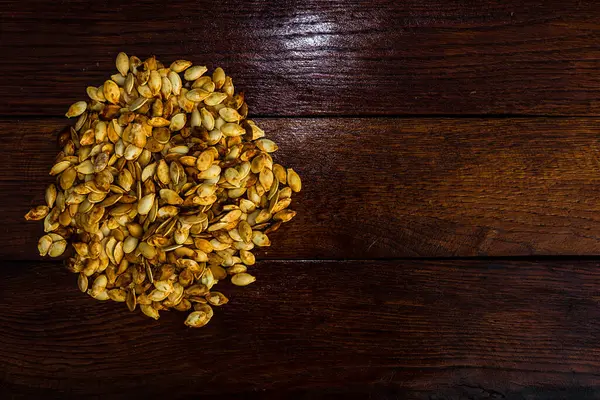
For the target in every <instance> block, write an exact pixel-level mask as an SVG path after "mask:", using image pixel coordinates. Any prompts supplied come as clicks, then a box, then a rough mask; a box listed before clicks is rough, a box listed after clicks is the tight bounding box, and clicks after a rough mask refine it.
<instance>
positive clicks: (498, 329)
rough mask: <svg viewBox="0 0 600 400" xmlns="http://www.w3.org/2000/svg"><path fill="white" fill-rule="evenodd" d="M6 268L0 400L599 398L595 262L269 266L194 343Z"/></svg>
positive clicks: (51, 272) (42, 268)
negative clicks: (17, 397) (30, 399)
mask: <svg viewBox="0 0 600 400" xmlns="http://www.w3.org/2000/svg"><path fill="white" fill-rule="evenodd" d="M2 267H3V279H2V280H0V293H2V296H1V297H0V337H1V338H2V340H3V345H2V346H0V365H1V366H2V370H3V378H4V379H5V380H6V381H8V382H10V385H9V386H5V387H4V388H2V389H0V390H2V391H4V393H5V394H10V393H12V392H21V391H25V392H27V391H28V392H33V393H37V394H39V395H44V396H49V397H52V396H55V395H58V394H63V393H64V392H65V391H66V392H67V394H70V395H73V396H79V397H82V398H107V397H108V398H137V397H141V396H150V397H152V398H159V397H160V398H162V397H167V398H180V397H185V396H191V395H193V394H198V393H202V394H204V395H207V396H212V395H223V396H229V395H238V396H242V395H244V396H246V395H247V396H254V397H262V396H267V395H272V396H273V397H278V398H288V396H292V395H294V396H301V395H303V397H305V398H313V397H327V396H326V395H327V394H330V395H336V396H343V397H345V398H347V396H349V397H356V398H368V397H369V396H370V397H371V398H417V399H432V398H439V399H444V398H464V399H467V398H492V399H495V398H509V399H513V398H522V397H518V396H520V395H525V394H526V395H527V398H528V399H546V398H548V397H546V395H547V394H554V395H555V396H559V395H560V394H561V393H563V392H562V390H567V391H572V392H573V393H578V392H583V391H584V390H591V388H594V387H596V386H597V385H598V384H599V383H600V377H599V376H598V369H599V368H600V310H599V304H598V302H599V300H600V299H599V298H598V297H597V296H598V290H597V289H598V287H599V285H600V270H599V269H598V263H597V262H591V261H590V262H583V261H538V262H535V261H477V260H471V261H469V260H461V261H458V260H456V261H440V260H433V261H345V262H344V261H330V262H297V261H268V262H267V261H265V262H263V263H261V264H260V265H259V266H257V267H256V268H255V271H256V275H257V276H258V277H259V280H258V281H257V283H256V286H255V287H254V288H253V289H252V290H249V289H243V288H234V287H224V288H223V289H222V290H225V289H227V291H228V292H230V293H231V298H232V301H231V303H230V304H228V306H225V307H222V308H221V309H218V310H217V311H216V312H217V313H218V314H216V317H215V318H214V320H213V321H212V322H211V324H209V325H208V326H207V327H206V329H202V330H200V331H198V330H191V329H188V328H186V327H184V326H183V324H182V321H183V315H182V314H181V313H177V312H171V313H163V317H161V319H160V320H159V321H150V322H149V321H148V319H147V318H145V317H143V316H141V315H139V314H137V313H130V312H129V311H127V310H126V307H125V306H124V305H123V304H117V303H100V302H92V301H89V300H88V299H87V298H86V297H85V296H83V295H81V293H79V292H78V290H77V288H76V287H75V278H74V276H73V275H72V274H70V273H68V272H66V271H65V270H64V269H63V268H62V266H61V265H60V264H56V263H48V262H44V263H40V262H18V263H9V264H8V265H3V266H2ZM219 286H221V284H219ZM459 321H460V322H459ZM141 327H144V328H143V329H141ZM542 382H544V383H547V384H548V387H547V388H536V386H537V385H538V384H540V383H542ZM557 385H560V386H561V387H562V389H560V390H559V389H557V388H556V387H554V388H551V386H557ZM0 393H1V392H0ZM567 393H568V392H567ZM136 396H137V397H136ZM468 396H472V397H468ZM486 396H488V397H486ZM555 398H561V397H555ZM563 398H564V397H563ZM579 398H581V397H579Z"/></svg>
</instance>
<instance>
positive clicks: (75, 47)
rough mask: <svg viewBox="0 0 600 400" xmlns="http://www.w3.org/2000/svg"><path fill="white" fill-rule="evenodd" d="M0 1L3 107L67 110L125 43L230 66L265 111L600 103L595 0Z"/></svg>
mask: <svg viewBox="0 0 600 400" xmlns="http://www.w3.org/2000/svg"><path fill="white" fill-rule="evenodd" d="M0 7H1V9H2V10H3V12H2V14H1V15H0V23H1V26H2V28H1V29H2V31H1V34H2V40H1V43H0V51H1V53H2V57H1V58H0V74H1V76H2V79H3V83H2V85H0V97H1V98H2V99H3V101H2V102H1V103H0V114H2V115H63V114H64V113H65V111H66V109H67V108H68V106H69V105H70V104H71V103H72V102H74V101H76V100H79V99H81V97H82V96H85V87H86V86H88V85H90V84H95V85H99V84H101V83H102V82H103V81H104V80H105V79H106V78H107V77H108V76H109V74H110V73H113V72H111V71H112V70H114V57H115V56H116V54H117V53H118V52H119V51H126V52H127V53H130V54H136V55H139V56H140V57H146V56H149V55H151V54H156V55H158V56H160V57H162V59H164V60H169V62H170V61H172V60H174V59H176V58H182V57H189V58H191V59H192V60H193V61H194V62H196V63H200V64H206V65H208V66H209V67H210V68H213V67H215V66H217V65H221V66H224V67H225V68H226V71H228V72H229V73H230V74H231V75H232V76H233V77H234V82H235V83H236V84H237V87H238V88H239V89H242V90H244V91H245V92H246V93H247V98H248V101H249V104H250V107H251V110H252V111H253V112H254V113H257V114H259V115H263V116H299V115H330V116H331V115H393V114H490V113H491V114H506V113H509V114H553V115H575V114H576V115H598V114H599V113H600V103H599V102H598V101H597V99H598V98H599V97H600V82H599V79H598V73H597V71H598V70H599V69H600V68H599V67H600V61H599V60H600V51H599V49H598V46H597V44H598V41H599V39H600V24H599V23H598V18H597V15H598V13H600V3H598V2H596V1H591V0H583V1H577V2H569V1H560V0H550V1H544V2H540V1H538V0H507V1H502V2H487V3H485V4H483V3H480V2H465V1H463V0H450V1H447V0H425V1H423V0H410V1H402V2H396V1H389V0H377V1H371V2H363V1H358V0H352V1H346V0H334V1H327V2H324V1H319V0H309V1H302V2H296V1H293V0H286V1H283V2H277V3H274V2H271V1H267V0H256V1H246V2H239V1H219V2H212V1H210V2H209V1H191V0H172V1H170V2H168V5H167V3H156V2H153V1H148V0H145V1H135V2H132V3H127V4H125V3H123V2H116V1H103V2H88V1H83V0H72V1H68V2H61V3H60V5H57V4H56V2H54V1H48V0H30V1H12V0H10V1H9V0H2V1H0Z"/></svg>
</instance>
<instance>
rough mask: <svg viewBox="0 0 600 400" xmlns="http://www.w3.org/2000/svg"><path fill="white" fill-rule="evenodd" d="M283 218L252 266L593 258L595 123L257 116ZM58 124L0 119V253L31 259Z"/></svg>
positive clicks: (598, 239) (599, 226)
mask: <svg viewBox="0 0 600 400" xmlns="http://www.w3.org/2000/svg"><path fill="white" fill-rule="evenodd" d="M258 122H259V123H260V124H261V126H263V127H264V128H265V130H266V132H267V134H268V135H269V137H272V138H273V139H274V140H275V141H276V142H277V143H279V144H280V150H279V151H278V152H277V153H275V159H276V160H277V161H279V162H281V163H282V164H283V165H286V166H290V167H293V168H295V169H296V170H297V171H299V173H300V174H301V176H302V178H303V182H304V184H303V191H302V192H301V193H300V194H299V195H297V196H296V197H295V200H294V202H293V203H292V205H291V208H292V209H294V210H297V211H298V215H297V217H296V218H295V219H294V220H293V221H292V222H291V223H289V224H287V225H285V226H284V227H283V228H282V229H280V230H279V231H277V232H276V233H274V234H273V235H272V239H273V243H274V244H273V246H272V247H271V248H269V249H268V251H267V253H266V254H262V257H264V258H274V259H314V258H319V259H321V258H325V259H341V258H346V259H368V258H390V257H449V256H511V255H513V256H514V255H553V254H571V255H593V254H599V253H600V236H599V235H598V232H600V204H599V202H598V198H600V185H599V183H600V172H599V171H600V169H599V162H598V156H597V154H598V149H600V144H599V142H598V137H597V135H596V132H597V127H598V126H599V123H600V121H599V120H598V119H569V118H567V119H538V118H536V119H469V120H462V119H458V120H457V119H406V120H404V119H384V120H380V119H261V120H259V121H258ZM64 123H65V122H64V121H63V120H60V119H47V120H20V121H14V120H2V121H0V132H2V140H3V142H4V145H5V146H6V147H5V148H9V149H14V151H12V152H8V153H6V155H5V156H4V157H2V158H0V189H1V191H0V204H2V206H1V207H0V220H1V221H2V227H1V228H0V240H1V241H2V243H4V246H1V247H0V257H3V258H4V259H32V258H35V257H36V255H35V254H36V243H37V238H38V237H39V236H40V234H41V224H38V223H25V221H24V220H22V216H23V215H25V213H26V212H27V211H28V209H29V208H30V207H32V206H34V205H37V204H41V203H42V202H43V192H44V188H45V186H46V185H47V184H49V183H50V182H52V177H50V176H49V175H48V171H49V167H50V166H51V164H52V161H53V157H54V155H55V153H56V149H55V144H54V139H53V132H55V131H56V130H58V129H60V128H62V127H63V126H64Z"/></svg>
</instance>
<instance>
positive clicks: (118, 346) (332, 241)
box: [0, 0, 600, 399]
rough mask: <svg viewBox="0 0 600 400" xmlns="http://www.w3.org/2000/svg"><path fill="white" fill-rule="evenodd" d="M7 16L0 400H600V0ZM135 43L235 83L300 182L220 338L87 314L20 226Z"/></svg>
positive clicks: (7, 10) (31, 2)
mask: <svg viewBox="0 0 600 400" xmlns="http://www.w3.org/2000/svg"><path fill="white" fill-rule="evenodd" d="M0 7H1V9H2V12H1V13H0V50H1V52H0V54H1V57H0V73H1V76H2V83H1V84H0V98H1V99H2V101H1V102H0V135H1V137H0V139H1V141H2V149H3V152H2V156H1V157H0V190H1V191H0V217H1V218H0V223H1V227H0V240H1V243H2V246H0V257H1V259H2V262H1V267H0V397H1V398H56V397H58V398H66V397H78V398H86V399H91V398H103V399H107V398H127V399H131V398H137V397H141V396H145V397H146V398H155V397H156V398H158V397H161V398H182V397H189V398H197V396H200V395H204V396H207V397H208V396H212V397H211V398H214V395H218V396H219V398H229V397H234V398H243V399H251V398H263V397H264V398H307V399H308V398H310V399H313V398H335V397H341V398H345V399H350V398H360V399H362V398H373V399H392V398H394V399H396V398H398V399H563V398H578V399H586V398H590V399H591V398H598V397H600V394H599V393H600V392H599V391H598V389H599V385H600V304H599V302H600V269H599V261H600V258H598V256H597V255H598V254H600V200H599V199H600V161H599V151H600V142H599V140H598V133H599V132H600V128H599V127H600V119H599V118H598V115H599V114H600V101H599V100H598V99H600V48H599V44H600V24H599V23H598V18H599V17H600V3H598V2H596V1H591V0H589V1H586V0H581V1H572V2H569V1H559V0H548V1H530V0H503V1H489V2H469V1H464V0H407V1H402V2H394V1H387V0H373V1H370V2H359V1H354V0H349V1H342V0H340V1H336V0H331V1H317V0H305V1H291V0H284V1H280V2H271V1H266V0H256V1H252V2H240V1H220V2H208V1H190V0H171V1H169V2H151V1H131V2H122V1H121V2H116V1H114V2H113V1H96V2H85V1H81V0H70V1H42V0H28V1H14V0H11V1H6V0H1V1H0ZM119 51H125V52H127V53H129V54H136V55H139V56H140V57H147V56H149V55H151V54H156V55H157V56H159V57H160V58H161V59H164V60H174V59H177V58H181V57H187V58H190V59H192V60H193V61H194V62H197V63H200V64H206V65H207V66H208V67H209V68H214V67H216V66H219V65H220V66H223V67H224V68H225V70H226V71H227V72H228V73H229V74H230V75H232V76H233V77H234V83H235V84H236V88H238V89H241V90H243V91H244V92H245V93H246V95H247V100H248V104H249V106H250V114H251V116H252V117H253V118H254V119H255V120H257V121H258V122H259V123H260V124H262V126H264V129H265V130H266V131H267V133H268V135H269V136H270V137H273V138H274V140H276V141H277V142H278V143H279V144H280V151H278V152H277V153H276V158H277V160H279V161H280V162H281V163H282V164H284V165H289V166H292V167H294V168H295V169H296V170H297V171H299V172H300V174H301V176H302V177H303V182H304V190H303V192H302V193H301V194H300V195H299V196H298V197H297V199H296V200H295V203H294V204H295V209H296V210H297V211H298V216H297V217H296V219H295V220H294V221H293V223H291V224H288V225H287V226H285V228H284V229H281V230H280V231H278V232H277V233H276V234H274V235H273V237H272V240H273V242H274V245H273V246H272V247H271V248H270V249H269V251H268V252H267V253H266V254H264V255H263V256H262V257H261V260H260V261H259V263H258V265H257V267H256V268H255V269H254V272H255V274H256V275H257V277H258V279H259V280H258V281H257V283H256V284H254V285H253V286H251V287H248V288H232V287H227V289H226V291H227V293H228V294H229V295H230V298H231V302H230V304H228V305H227V306H226V307H223V308H220V309H219V310H217V313H216V315H215V317H214V318H213V320H212V321H211V323H210V324H209V325H208V326H207V327H205V328H204V329H201V330H192V329H187V328H186V327H184V325H183V324H182V322H183V319H184V315H183V314H181V313H175V312H172V313H163V314H164V315H163V317H162V318H161V319H160V321H153V320H149V319H148V318H146V317H144V316H142V315H141V314H140V313H137V312H136V313H129V312H128V311H127V310H126V309H125V307H123V306H122V305H120V304H116V303H110V304H107V303H101V302H96V301H92V300H90V299H89V298H88V297H87V296H85V295H83V294H82V293H80V292H79V291H78V290H77V287H76V283H75V282H76V279H75V276H74V275H72V274H70V273H68V272H67V271H66V270H65V269H64V267H63V266H62V264H61V263H60V262H53V261H48V260H46V259H44V260H42V259H41V258H39V257H38V256H37V252H36V243H37V238H38V237H39V236H40V234H41V227H40V226H39V224H33V223H29V224H26V223H25V222H24V221H23V215H24V214H25V213H26V211H27V210H28V209H29V208H30V207H31V206H33V205H36V204H39V203H41V202H42V201H43V188H44V187H45V185H47V184H48V183H49V182H51V181H52V177H50V176H48V169H49V165H50V164H51V163H52V160H53V158H54V155H55V153H56V149H55V135H56V132H57V131H58V130H59V129H61V128H62V127H64V126H65V124H66V120H65V119H64V118H63V117H62V115H63V114H64V112H65V111H66V109H67V107H68V106H69V105H70V104H71V103H72V102H74V101H76V100H80V99H82V98H84V96H85V87H86V86H87V85H89V84H95V85H98V84H100V83H101V82H103V81H104V79H105V78H106V77H107V76H108V74H109V73H113V72H111V71H112V70H113V69H114V58H115V56H116V54H117V53H118V52H119ZM224 291H225V289H224Z"/></svg>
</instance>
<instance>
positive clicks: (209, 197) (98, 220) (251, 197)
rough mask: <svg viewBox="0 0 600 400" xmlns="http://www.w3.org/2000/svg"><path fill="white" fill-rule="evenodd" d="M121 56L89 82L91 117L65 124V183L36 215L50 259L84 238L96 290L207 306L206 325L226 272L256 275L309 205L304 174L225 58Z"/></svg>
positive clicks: (197, 317) (84, 112) (81, 250)
mask: <svg viewBox="0 0 600 400" xmlns="http://www.w3.org/2000/svg"><path fill="white" fill-rule="evenodd" d="M115 65H116V68H117V71H118V73H116V74H113V75H111V76H110V79H107V80H106V81H105V82H104V84H102V85H101V86H99V87H95V86H88V87H87V88H86V93H87V97H89V99H90V100H88V101H78V102H75V103H74V104H72V105H71V106H70V107H69V110H68V111H67V113H66V116H67V117H78V118H77V120H76V122H75V124H74V126H73V127H72V128H71V129H70V130H69V131H68V132H65V133H64V134H61V138H60V143H61V155H60V157H59V158H58V159H57V160H56V162H55V163H54V165H53V166H52V168H51V169H50V175H52V176H56V178H57V184H50V185H49V186H48V187H47V188H46V190H45V194H44V200H45V204H44V205H41V206H38V207H34V208H33V209H31V210H30V211H29V212H28V213H27V214H26V216H25V219H27V220H43V224H44V230H45V232H46V234H45V235H43V236H42V237H41V238H40V239H39V241H38V251H39V253H40V255H42V256H46V255H48V256H51V257H59V256H61V255H62V254H64V252H65V251H66V247H67V245H68V243H71V245H72V246H73V249H74V252H72V256H71V257H70V258H68V260H67V265H68V268H69V270H71V271H73V272H76V273H77V274H78V279H77V285H78V287H79V289H80V290H81V291H82V292H84V293H87V294H89V295H90V296H91V297H93V298H95V299H97V300H112V301H116V302H125V303H126V305H127V308H128V309H129V310H131V311H133V310H135V308H136V307H137V305H138V304H139V305H140V308H141V310H142V312H143V313H144V314H146V315H148V316H149V317H151V318H154V319H158V318H159V311H160V310H167V309H170V308H174V309H176V310H180V311H187V310H190V309H191V308H192V306H193V308H194V310H192V312H191V313H190V315H189V316H188V318H187V319H186V325H188V326H192V327H200V326H204V325H205V324H206V323H208V321H209V320H210V319H211V318H212V316H213V310H212V308H211V306H210V305H215V306H220V305H223V304H226V303H227V302H228V299H227V297H226V296H225V295H223V294H222V293H220V292H211V290H212V288H213V287H214V286H215V285H216V284H218V282H219V281H222V280H225V279H227V278H229V277H230V279H231V281H232V283H233V284H235V285H237V286H246V285H248V284H250V283H252V282H254V281H255V279H256V278H255V277H254V276H252V275H250V274H249V273H247V268H248V266H251V265H254V264H255V263H256V258H255V256H254V254H253V253H252V251H253V249H254V247H255V246H258V247H264V246H270V244H271V243H270V239H269V238H268V236H267V235H268V234H270V232H273V231H275V230H277V229H278V228H279V227H280V226H281V224H282V223H284V222H288V221H290V220H291V219H292V218H293V217H294V216H295V215H296V212H295V211H293V210H290V209H288V207H289V205H290V204H291V201H292V200H291V195H292V193H293V192H298V191H300V190H301V186H302V184H301V180H300V177H299V176H298V174H297V173H296V172H295V171H294V170H293V169H291V168H290V169H287V170H286V169H285V168H284V167H283V166H282V165H280V164H274V162H273V158H272V157H271V154H272V153H273V152H275V151H277V150H278V146H277V144H275V143H274V142H273V141H272V140H270V139H267V138H265V132H264V131H263V130H262V129H261V128H260V127H258V125H257V124H256V123H255V122H254V121H251V120H248V119H247V115H248V107H247V105H246V103H245V100H244V95H243V94H242V93H239V94H235V89H234V86H233V81H232V79H231V77H229V76H227V75H226V74H225V72H224V71H223V69H222V68H216V69H215V70H214V71H213V73H212V75H205V74H206V72H207V68H206V67H204V66H201V65H197V66H192V63H191V61H187V60H177V61H175V62H173V63H172V64H171V65H170V66H169V68H165V66H164V64H162V63H160V62H159V61H158V60H156V58H155V57H150V58H148V59H146V60H145V61H143V62H142V61H141V60H140V59H139V58H138V57H135V56H131V57H128V56H127V55H126V54H125V53H119V54H118V55H117V57H116V60H115ZM180 74H182V76H181V75H180ZM182 77H183V79H184V81H185V82H186V83H185V86H184V84H183V82H182ZM188 120H189V122H188ZM209 304H210V305H209Z"/></svg>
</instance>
